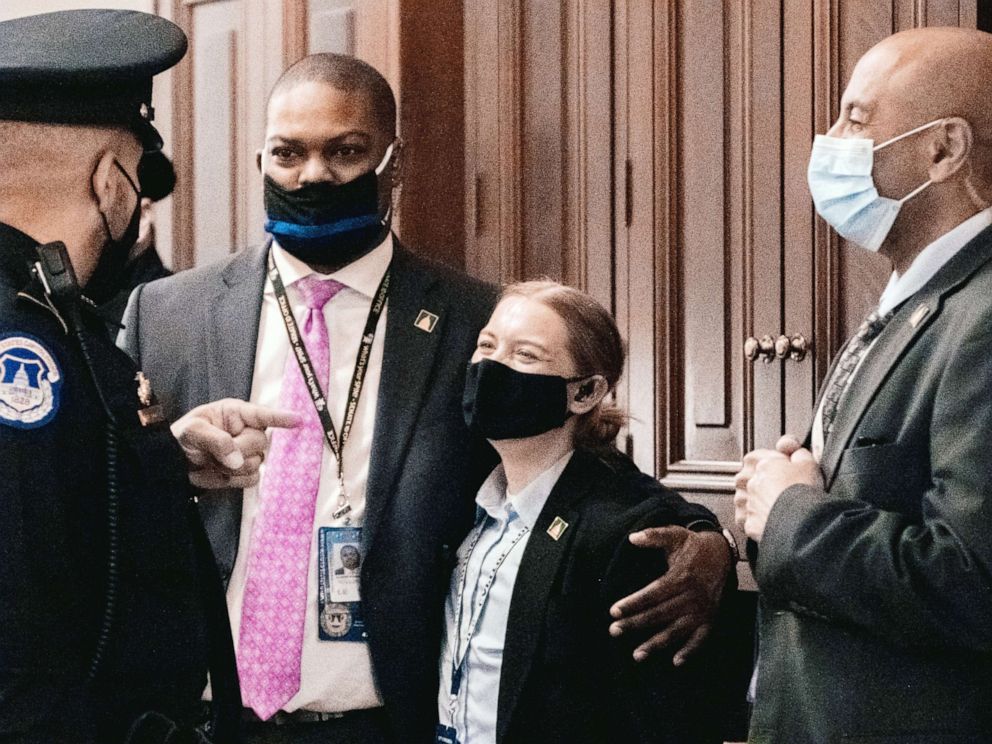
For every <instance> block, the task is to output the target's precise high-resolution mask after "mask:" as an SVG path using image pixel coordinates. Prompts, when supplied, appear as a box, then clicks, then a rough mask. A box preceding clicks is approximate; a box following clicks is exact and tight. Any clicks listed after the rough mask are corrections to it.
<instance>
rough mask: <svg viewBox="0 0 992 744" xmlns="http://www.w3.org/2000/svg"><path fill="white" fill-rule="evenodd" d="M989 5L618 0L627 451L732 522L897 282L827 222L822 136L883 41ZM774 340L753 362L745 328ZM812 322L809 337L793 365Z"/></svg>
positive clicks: (619, 273)
mask: <svg viewBox="0 0 992 744" xmlns="http://www.w3.org/2000/svg"><path fill="white" fill-rule="evenodd" d="M977 19H978V15H977V4H976V2H975V0H929V1H925V0H920V1H919V2H914V1H910V0H906V1H904V2H894V3H863V2H850V1H844V0H805V1H797V2H789V3H782V2H780V1H779V0H752V2H749V3H733V2H726V1H725V0H692V1H691V2H689V1H688V0H669V1H668V2H658V3H640V2H636V1H635V0H617V2H616V3H615V13H614V21H615V25H614V39H615V54H614V67H615V75H614V79H615V88H614V96H615V105H614V110H615V151H616V153H617V155H616V163H617V166H616V169H615V182H616V184H617V187H616V189H615V194H616V208H615V212H616V214H617V215H618V220H617V222H616V225H615V240H614V255H615V266H614V272H615V277H616V282H615V286H616V299H615V301H616V310H617V317H618V319H619V320H620V322H621V324H622V325H623V329H624V331H625V334H626V336H627V338H628V340H629V345H630V355H631V359H630V363H629V372H628V377H627V381H626V384H625V386H624V388H623V391H622V392H623V398H624V400H625V402H626V403H627V404H628V405H629V408H630V412H631V415H632V420H631V423H630V426H629V439H628V446H629V449H630V450H631V452H632V454H633V456H634V458H635V460H636V461H637V463H638V464H639V465H640V466H641V468H642V469H644V470H647V471H649V472H654V473H655V474H656V475H657V476H659V477H662V478H664V479H665V481H666V482H667V483H668V484H669V485H671V486H673V487H676V488H678V489H679V490H681V491H682V492H683V493H684V494H685V495H686V496H688V497H690V498H693V499H695V500H699V501H702V502H704V503H706V504H707V505H708V506H710V507H711V508H713V509H714V511H716V512H717V513H718V514H719V515H720V517H721V520H723V521H724V522H725V523H729V522H730V521H731V515H732V508H733V507H732V498H731V496H732V492H733V483H732V474H733V472H734V471H736V470H737V468H738V467H739V465H738V464H739V461H740V458H741V456H742V455H743V453H744V452H746V451H748V450H750V449H752V448H754V447H762V446H764V447H767V446H773V445H774V442H775V440H776V439H777V438H778V437H779V435H780V434H782V433H784V432H790V433H795V434H798V435H802V434H804V433H805V431H806V428H807V427H808V425H809V420H810V417H811V410H812V405H813V402H814V398H815V393H816V389H817V385H818V384H819V382H820V381H821V380H822V378H823V376H824V374H825V372H826V369H827V366H828V365H829V362H830V360H831V358H832V356H833V354H834V353H835V352H836V350H837V349H838V348H839V346H840V345H841V344H842V343H843V341H844V339H846V338H847V337H848V335H849V334H850V333H851V331H852V329H853V328H855V327H856V326H857V324H858V323H859V322H860V320H861V319H862V317H863V316H864V315H865V314H866V313H867V311H868V310H869V309H870V308H871V307H872V306H873V305H874V304H876V303H877V300H878V296H879V295H880V293H881V290H882V288H883V287H884V284H885V282H886V280H887V278H888V268H887V265H886V262H885V261H884V260H880V259H879V257H878V256H873V255H869V254H867V253H866V252H865V251H861V250H859V249H857V248H854V247H849V246H846V245H843V244H842V242H841V241H840V240H838V238H837V236H836V235H835V234H834V233H833V232H832V231H831V230H829V228H828V227H827V226H826V225H825V223H823V221H822V220H820V219H819V218H818V217H816V215H815V212H814V210H813V206H812V203H811V201H810V198H809V193H808V189H807V186H806V165H807V162H808V159H809V152H810V144H811V142H812V140H813V137H814V135H815V134H816V133H817V132H823V131H826V129H827V128H829V126H830V124H831V122H832V121H833V119H834V117H835V116H836V114H837V110H838V106H839V99H840V94H841V92H842V91H843V88H844V85H845V84H846V81H847V78H848V77H849V75H850V72H851V69H852V68H853V66H854V64H855V63H856V61H857V60H858V58H859V57H860V56H861V55H862V54H863V53H864V52H865V51H867V49H869V48H870V47H871V46H873V45H874V44H875V43H877V42H878V41H879V40H881V39H882V38H884V37H885V36H888V35H889V34H891V33H893V32H895V31H898V30H901V29H905V28H911V27H914V26H921V25H927V24H930V25H968V26H974V25H975V24H976V21H977ZM619 216H622V217H623V219H620V218H619ZM763 336H767V337H768V338H769V339H770V340H771V341H772V342H774V341H780V343H782V341H783V340H784V343H783V345H781V346H779V348H778V352H779V355H778V356H777V355H776V354H775V352H774V351H772V353H771V354H770V355H768V356H770V359H769V361H767V362H765V361H761V360H756V361H750V360H749V359H748V358H746V356H745V354H744V353H743V345H744V342H745V340H746V339H747V338H748V337H754V338H755V339H761V338H762V337H763ZM800 336H801V337H802V338H801V339H798V340H797V342H796V343H797V344H798V346H797V347H796V348H800V347H801V346H802V342H805V343H806V345H807V347H808V351H807V352H806V354H805V356H804V357H803V358H802V359H801V360H796V359H793V358H791V356H790V352H791V348H792V347H790V346H789V343H790V342H791V341H792V340H793V338H794V337H797V338H798V337H800ZM781 355H784V356H785V357H786V358H785V359H782V358H780V356H781Z"/></svg>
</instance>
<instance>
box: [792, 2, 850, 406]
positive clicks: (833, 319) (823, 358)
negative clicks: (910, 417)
mask: <svg viewBox="0 0 992 744" xmlns="http://www.w3.org/2000/svg"><path fill="white" fill-rule="evenodd" d="M811 10H812V28H813V48H812V61H813V85H812V88H811V91H812V109H813V127H814V130H815V132H814V134H822V133H824V132H826V131H827V130H828V129H830V126H831V125H832V124H833V122H834V119H836V117H837V109H838V102H839V101H840V93H841V91H842V90H843V88H844V85H845V84H846V83H845V81H843V80H842V79H841V69H840V43H839V36H840V28H839V22H838V18H837V14H836V12H835V10H834V0H812V8H811ZM799 95H801V93H800V94H799ZM810 146H812V139H811V140H810ZM804 193H806V194H807V195H808V194H809V188H808V186H807V188H806V189H805V191H804ZM840 250H841V245H840V237H839V236H838V235H837V233H835V232H834V231H833V230H831V229H830V228H829V226H828V225H827V223H826V222H824V221H823V220H822V219H820V218H819V217H814V218H813V281H814V290H813V294H814V305H813V370H814V380H815V382H816V386H817V388H818V387H819V385H820V384H822V382H823V380H824V378H825V377H826V374H827V370H828V368H829V366H830V361H831V360H832V359H833V356H834V354H835V353H836V351H837V349H838V348H839V345H838V344H839V341H838V339H839V338H840V337H841V333H842V328H843V327H844V322H843V315H844V314H843V308H842V307H841V305H840V302H839V297H840V278H841V272H840ZM790 309H791V308H790ZM810 407H812V402H811V403H810Z"/></svg>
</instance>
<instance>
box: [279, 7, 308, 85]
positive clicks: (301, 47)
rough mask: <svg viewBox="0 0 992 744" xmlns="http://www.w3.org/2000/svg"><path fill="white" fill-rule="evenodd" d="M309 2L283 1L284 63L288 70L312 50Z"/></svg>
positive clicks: (284, 67)
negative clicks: (309, 28) (308, 25)
mask: <svg viewBox="0 0 992 744" xmlns="http://www.w3.org/2000/svg"><path fill="white" fill-rule="evenodd" d="M308 19H309V0H283V5H282V62H283V65H282V66H283V69H286V68H287V67H289V66H290V65H291V64H293V63H294V62H297V61H298V60H300V59H302V58H303V57H305V56H306V55H307V54H308V53H309V50H310V38H309V36H310V34H309V31H308V30H307V22H308Z"/></svg>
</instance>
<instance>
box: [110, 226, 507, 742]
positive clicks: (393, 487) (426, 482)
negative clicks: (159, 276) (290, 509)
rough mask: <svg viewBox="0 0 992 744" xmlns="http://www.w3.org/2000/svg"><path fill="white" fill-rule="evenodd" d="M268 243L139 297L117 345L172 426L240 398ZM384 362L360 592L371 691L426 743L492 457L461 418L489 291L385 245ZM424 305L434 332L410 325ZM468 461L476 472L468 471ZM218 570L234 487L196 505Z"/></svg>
mask: <svg viewBox="0 0 992 744" xmlns="http://www.w3.org/2000/svg"><path fill="white" fill-rule="evenodd" d="M266 249H267V246H260V247H257V248H254V249H250V250H246V251H244V252H241V253H239V254H237V255H235V256H233V257H232V258H231V259H229V260H227V261H225V262H222V263H219V264H215V265H212V266H207V267H204V268H200V269H194V270H192V271H188V272H183V273H180V274H177V275H176V276H174V277H170V278H168V279H164V280H162V281H158V282H153V283H151V284H148V285H145V286H144V287H143V288H139V289H138V290H136V292H135V294H134V295H133V296H132V298H131V301H130V303H129V305H128V310H127V312H126V314H125V318H124V323H125V326H126V328H125V330H124V331H123V332H122V335H121V338H120V339H119V342H120V343H121V344H122V345H123V346H124V348H125V349H127V350H128V351H129V352H130V353H131V355H132V356H133V357H134V358H135V360H136V361H137V362H138V364H139V366H140V367H141V368H142V369H143V370H144V371H145V373H146V374H147V375H148V377H149V378H150V379H151V382H152V385H153V386H154V387H155V389H156V391H157V393H158V395H159V397H160V398H161V399H162V402H163V403H164V405H165V407H166V411H167V415H168V416H169V417H170V418H175V417H177V416H179V415H181V414H182V413H185V412H186V411H188V410H190V409H191V408H193V407H195V406H196V405H199V404H201V403H205V402H207V401H211V400H216V399H218V398H224V397H232V396H233V397H237V398H244V399H247V398H248V397H249V394H250V392H251V390H250V387H251V381H252V373H253V369H254V354H255V342H256V338H257V334H258V318H259V312H260V308H261V302H262V290H263V286H264V280H265V256H266ZM392 272H393V274H392V280H391V284H390V290H389V304H388V308H389V309H388V314H387V319H386V327H385V353H384V359H383V368H382V377H381V379H380V383H379V396H378V405H377V412H376V423H375V432H374V436H373V444H372V462H371V466H370V474H369V481H368V487H367V493H366V504H367V506H366V510H367V511H366V518H365V526H364V534H363V541H364V551H363V552H364V554H365V555H364V560H363V562H362V573H361V578H362V594H363V601H364V608H363V609H364V612H365V621H366V625H367V628H368V633H369V638H368V643H369V647H370V650H371V653H372V663H373V667H374V672H375V678H376V682H377V684H378V686H379V689H380V692H381V693H382V695H383V698H384V699H385V703H386V710H387V712H388V714H389V717H390V720H391V722H392V724H393V727H394V732H395V734H396V738H397V740H398V741H403V742H408V741H409V742H412V741H419V740H429V739H430V738H431V736H432V734H433V726H434V718H435V711H436V696H437V684H438V683H437V659H438V654H439V650H440V636H441V623H442V598H443V596H444V592H445V591H446V589H447V584H446V579H447V571H448V567H449V560H450V554H451V550H450V548H449V546H452V545H455V546H457V545H458V544H459V543H460V542H461V539H462V537H463V536H464V534H465V532H466V531H467V530H468V528H469V527H470V526H471V521H472V516H473V510H474V505H473V502H472V494H474V492H475V489H476V488H477V487H478V485H479V483H480V482H481V480H482V478H483V477H484V475H485V472H487V470H488V469H489V468H491V466H492V463H493V461H494V460H493V454H492V452H491V450H489V449H488V445H486V444H485V443H484V442H482V441H481V440H478V439H475V438H473V437H471V436H470V435H469V433H468V431H467V430H466V428H465V424H464V421H463V418H462V409H461V398H462V390H463V387H464V377H465V368H466V365H467V362H468V360H469V358H470V356H471V354H472V351H473V350H474V348H475V343H476V339H477V336H478V332H479V329H480V328H481V327H482V325H483V324H484V323H485V321H486V320H487V319H488V317H489V313H490V311H491V310H492V307H493V303H494V300H495V293H494V290H493V288H492V287H489V286H487V285H484V284H482V283H481V282H478V281H475V280H472V279H469V278H468V277H466V276H463V275H461V274H457V273H455V272H453V271H451V270H448V269H445V268H442V267H440V266H438V265H435V264H432V263H429V262H427V261H425V260H423V259H421V258H418V257H417V256H415V255H413V254H412V253H410V252H408V251H406V250H405V249H403V248H402V247H401V246H400V245H399V244H398V243H397V244H396V245H395V251H394V257H393V263H392ZM421 310H428V311H430V312H432V313H434V314H435V315H437V316H438V317H439V320H438V321H437V325H436V327H435V328H434V331H433V332H431V333H427V332H425V331H422V330H420V329H419V328H415V327H414V322H415V321H416V319H417V316H418V314H419V313H420V311H421ZM473 463H477V464H478V467H473ZM200 506H201V509H202V513H203V517H204V521H205V523H206V526H207V531H208V533H209V534H210V538H211V543H212V545H213V548H214V551H215V553H216V556H217V561H218V564H219V567H220V571H221V575H222V576H223V577H224V578H225V580H226V579H227V578H228V577H229V576H230V573H231V569H232V567H233V565H234V559H235V552H236V550H237V546H238V534H239V531H240V527H241V492H240V491H236V492H227V493H221V494H210V495H208V496H206V497H204V498H202V499H200Z"/></svg>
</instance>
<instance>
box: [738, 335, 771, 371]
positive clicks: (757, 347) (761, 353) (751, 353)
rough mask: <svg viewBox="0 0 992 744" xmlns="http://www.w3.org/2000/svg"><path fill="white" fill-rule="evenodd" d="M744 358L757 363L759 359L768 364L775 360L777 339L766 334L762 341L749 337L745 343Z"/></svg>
mask: <svg viewBox="0 0 992 744" xmlns="http://www.w3.org/2000/svg"><path fill="white" fill-rule="evenodd" d="M744 356H745V357H746V358H747V360H748V361H749V362H755V361H757V360H758V359H759V358H760V359H761V360H762V361H763V362H764V363H765V364H768V362H770V361H771V360H772V359H774V358H775V339H773V338H772V337H771V336H769V335H768V334H765V335H764V336H762V337H761V338H760V339H758V338H755V337H754V336H749V337H748V338H747V340H746V341H744Z"/></svg>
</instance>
